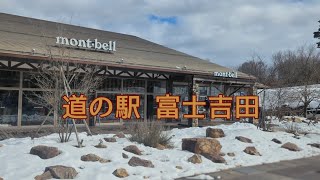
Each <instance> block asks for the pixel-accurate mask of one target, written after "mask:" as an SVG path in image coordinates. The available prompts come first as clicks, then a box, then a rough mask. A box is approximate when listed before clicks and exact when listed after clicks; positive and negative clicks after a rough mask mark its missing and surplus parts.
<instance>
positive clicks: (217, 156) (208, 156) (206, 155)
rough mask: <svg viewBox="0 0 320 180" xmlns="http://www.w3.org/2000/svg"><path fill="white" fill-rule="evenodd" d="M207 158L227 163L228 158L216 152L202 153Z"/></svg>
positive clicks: (215, 161)
mask: <svg viewBox="0 0 320 180" xmlns="http://www.w3.org/2000/svg"><path fill="white" fill-rule="evenodd" d="M202 155H203V156H204V157H205V158H207V159H209V160H211V161H212V162H214V163H225V162H226V160H225V159H224V158H223V157H222V156H220V155H219V154H215V153H204V154H202Z"/></svg>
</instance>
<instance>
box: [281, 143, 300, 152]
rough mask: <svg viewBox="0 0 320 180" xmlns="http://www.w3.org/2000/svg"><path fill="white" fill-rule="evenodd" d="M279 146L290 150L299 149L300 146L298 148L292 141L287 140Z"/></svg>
mask: <svg viewBox="0 0 320 180" xmlns="http://www.w3.org/2000/svg"><path fill="white" fill-rule="evenodd" d="M281 147H282V148H285V149H288V150H290V151H301V148H299V147H298V146H297V145H296V144H293V143H290V142H287V143H285V144H283V145H282V146H281Z"/></svg>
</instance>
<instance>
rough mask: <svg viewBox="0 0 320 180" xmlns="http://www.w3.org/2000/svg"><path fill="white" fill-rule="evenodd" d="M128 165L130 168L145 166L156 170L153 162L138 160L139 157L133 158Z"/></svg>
mask: <svg viewBox="0 0 320 180" xmlns="http://www.w3.org/2000/svg"><path fill="white" fill-rule="evenodd" d="M128 164H129V165H130V166H133V167H135V166H143V167H150V168H154V165H153V164H152V162H151V161H149V160H144V159H140V158H138V157H132V158H131V159H130V160H129V162H128Z"/></svg>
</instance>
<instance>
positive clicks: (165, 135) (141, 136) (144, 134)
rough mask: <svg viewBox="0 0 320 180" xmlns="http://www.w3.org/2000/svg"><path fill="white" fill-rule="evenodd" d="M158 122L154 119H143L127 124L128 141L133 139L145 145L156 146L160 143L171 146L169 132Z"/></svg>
mask: <svg viewBox="0 0 320 180" xmlns="http://www.w3.org/2000/svg"><path fill="white" fill-rule="evenodd" d="M166 130H167V129H166V128H165V127H164V126H163V124H162V123H160V122H155V121H151V122H150V121H149V122H147V121H143V122H137V123H132V124H130V125H129V134H130V135H131V136H130V137H129V140H130V141H135V142H138V143H141V144H144V145H145V146H149V147H154V148H155V147H157V145H158V144H161V145H163V146H165V147H170V146H171V138H172V136H170V133H169V132H168V131H166Z"/></svg>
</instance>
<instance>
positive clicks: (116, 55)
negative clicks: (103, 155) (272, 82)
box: [0, 13, 255, 126]
mask: <svg viewBox="0 0 320 180" xmlns="http://www.w3.org/2000/svg"><path fill="white" fill-rule="evenodd" d="M0 21H1V23H0V126H1V125H2V126H3V125H8V126H28V125H39V124H41V122H42V121H43V119H44V118H45V117H46V115H47V114H48V109H47V108H46V107H45V106H44V105H39V104H34V103H32V102H30V97H31V96H33V98H37V96H36V94H37V92H38V93H41V92H43V91H51V90H50V89H49V90H48V89H46V90H45V89H41V88H39V87H37V86H35V84H34V83H33V82H34V77H35V76H37V73H38V71H39V67H40V66H41V65H42V64H43V63H44V62H46V63H47V62H49V63H50V61H63V62H70V63H73V64H83V65H88V64H89V65H95V66H98V67H99V70H98V71H97V76H101V77H103V82H102V85H101V86H100V87H98V88H95V89H94V96H95V97H98V96H104V97H108V98H109V99H110V100H111V101H112V102H113V103H115V100H116V95H117V94H138V95H139V96H140V98H141V102H140V108H139V112H140V115H141V118H142V119H145V120H154V119H156V108H157V104H156V102H155V97H156V96H157V95H164V94H165V93H171V94H173V95H180V97H181V101H186V100H189V99H190V96H191V95H192V94H194V93H196V94H197V95H198V99H199V100H204V98H205V97H206V96H213V95H218V94H224V95H227V96H233V95H248V94H252V92H253V87H254V83H255V78H254V77H252V76H249V75H246V74H244V73H241V72H235V71H233V70H231V69H229V68H226V67H223V66H220V65H217V64H215V63H212V62H209V61H206V60H202V59H199V58H197V57H193V56H190V55H188V54H185V53H182V52H178V51H176V50H173V49H170V48H167V47H164V46H162V45H159V44H156V43H153V42H150V41H147V40H144V39H141V38H139V37H136V36H131V35H126V34H119V33H114V32H108V31H102V30H96V29H90V28H85V27H79V26H74V25H67V24H61V23H56V22H49V21H44V20H38V19H32V18H28V17H20V16H15V15H9V14H3V13H0ZM61 47H63V49H64V50H63V51H62V50H61ZM179 107H180V117H182V114H185V113H187V112H188V107H183V106H181V103H179ZM199 110H201V108H200V109H199ZM50 118H51V120H52V122H53V123H52V124H54V123H55V122H56V121H57V119H58V118H60V117H58V116H57V115H56V113H53V114H52V116H50ZM118 121H119V120H118V119H117V118H115V112H112V114H111V115H110V116H108V117H106V118H99V119H96V122H97V123H101V124H103V123H108V122H118Z"/></svg>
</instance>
